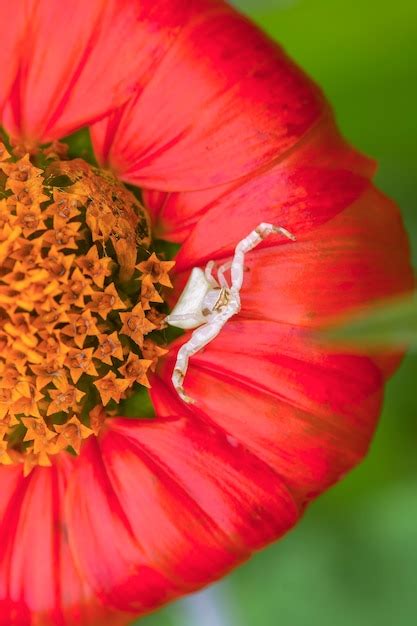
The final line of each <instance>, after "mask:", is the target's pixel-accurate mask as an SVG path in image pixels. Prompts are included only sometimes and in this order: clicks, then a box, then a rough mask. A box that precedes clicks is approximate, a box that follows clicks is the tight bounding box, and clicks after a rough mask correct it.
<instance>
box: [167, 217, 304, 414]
mask: <svg viewBox="0 0 417 626" xmlns="http://www.w3.org/2000/svg"><path fill="white" fill-rule="evenodd" d="M272 233H280V234H281V235H284V237H287V238H288V239H291V240H292V241H295V237H294V235H292V234H291V233H289V232H288V230H286V229H285V228H282V227H281V226H274V225H273V224H266V223H262V224H259V226H257V227H256V228H255V230H253V231H252V232H251V233H249V235H248V236H247V237H245V239H242V241H240V242H239V243H238V244H237V246H236V248H235V253H234V256H233V259H232V261H229V262H228V263H224V264H223V265H221V266H220V267H219V268H218V270H217V279H216V278H214V276H213V269H214V261H209V262H208V263H207V265H206V267H205V269H204V270H202V269H201V268H200V267H195V268H194V269H193V270H192V272H191V274H190V277H189V279H188V281H187V284H186V285H185V288H184V291H183V292H182V294H181V296H180V298H179V300H178V302H177V304H176V305H175V307H174V308H173V310H172V312H171V313H170V315H168V316H167V317H166V318H165V321H166V322H167V323H168V324H170V325H171V326H176V327H177V328H184V329H189V328H197V327H199V328H197V330H195V331H194V332H193V334H192V335H191V337H190V339H189V340H188V341H187V342H186V343H184V345H182V346H181V348H180V349H179V350H178V354H177V361H176V363H175V367H174V372H173V374H172V384H173V385H174V387H175V389H176V391H177V393H178V395H179V396H180V397H181V398H182V399H183V400H184V402H187V403H194V400H193V399H192V398H190V397H189V396H187V394H186V393H185V391H184V388H183V382H184V378H185V374H186V372H187V368H188V361H189V358H190V357H191V356H193V354H195V353H196V352H198V351H199V350H201V348H203V347H204V346H206V345H207V344H208V343H209V342H210V341H211V340H212V339H214V338H215V337H216V336H217V335H218V334H219V332H220V331H221V329H222V328H223V326H224V325H225V324H226V322H227V320H229V319H230V318H231V317H233V315H236V313H238V312H239V311H240V289H241V287H242V283H243V272H244V261H245V254H246V253H247V252H249V251H250V250H252V249H253V248H255V247H256V246H257V245H258V244H259V243H260V242H261V241H262V240H263V239H265V237H268V236H269V235H271V234H272ZM228 269H230V274H231V285H230V286H229V285H228V283H227V280H226V278H225V276H224V273H225V272H226V271H227V270H228Z"/></svg>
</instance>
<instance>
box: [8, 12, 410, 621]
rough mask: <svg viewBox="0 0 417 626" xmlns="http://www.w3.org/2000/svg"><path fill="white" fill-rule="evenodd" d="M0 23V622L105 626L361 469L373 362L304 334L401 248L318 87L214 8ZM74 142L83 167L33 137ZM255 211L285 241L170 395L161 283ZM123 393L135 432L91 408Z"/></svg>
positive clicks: (381, 365) (375, 285)
mask: <svg viewBox="0 0 417 626" xmlns="http://www.w3.org/2000/svg"><path fill="white" fill-rule="evenodd" d="M0 20H1V23H2V24H7V28H5V29H4V32H3V33H2V47H1V50H0V61H1V64H0V65H1V68H2V71H1V73H0V122H1V126H2V128H3V131H4V142H3V143H2V144H0V166H1V174H0V190H1V193H0V263H1V271H0V347H1V352H0V354H1V357H0V485H1V489H0V520H1V521H0V531H1V537H2V542H1V546H0V626H10V625H11V624H12V625H13V626H33V625H34V624H42V626H54V625H55V624H65V625H68V626H72V625H73V624H74V625H75V624H85V625H89V624H91V625H92V624H96V623H106V624H110V623H114V624H123V623H126V622H127V621H128V619H129V613H140V612H146V611H149V610H151V609H152V608H154V607H156V606H158V605H160V604H162V603H164V602H166V601H168V600H170V599H172V598H174V597H177V596H179V595H181V594H183V593H186V592H189V591H191V590H193V589H197V588H199V587H201V586H202V585H204V584H206V583H208V582H210V581H212V580H214V579H216V578H218V577H220V576H221V575H223V574H224V573H225V572H227V571H229V570H230V568H231V567H233V566H235V565H236V564H238V563H240V562H241V561H243V560H244V559H246V558H247V557H248V556H249V555H250V553H251V552H252V551H253V550H256V549H258V548H260V547H261V546H263V545H265V544H266V543H268V542H269V541H272V540H274V539H276V538H277V537H279V536H280V535H282V534H283V533H284V532H286V531H287V530H288V529H289V528H291V526H292V525H293V524H294V523H295V522H296V521H297V519H298V518H299V516H300V514H301V513H302V511H303V510H304V508H305V507H306V505H307V504H308V502H309V501H310V500H311V499H312V498H313V497H315V496H316V495H318V494H319V493H320V492H322V491H323V490H324V489H325V488H327V487H328V486H329V485H330V484H332V483H333V482H335V481H336V480H338V479H339V478H340V477H341V476H343V475H344V474H345V473H346V471H347V470H348V469H350V468H351V467H352V466H353V465H355V464H356V463H357V462H358V461H359V460H360V459H361V458H362V457H363V455H364V454H365V452H366V450H367V447H368V445H369V441H370V438H371V436H372V433H373V430H374V427H375V424H376V421H377V418H378V415H379V411H380V405H381V398H382V391H383V385H384V381H385V378H386V377H387V376H388V375H389V374H390V373H391V372H392V371H393V369H394V367H395V365H396V363H397V362H398V359H397V357H391V356H390V357H389V358H385V357H384V358H379V357H375V356H373V355H369V354H364V353H363V354H354V353H349V354H345V353H341V352H340V351H338V352H337V351H335V350H333V349H330V348H327V347H325V346H323V345H321V344H319V343H317V341H315V337H314V330H315V329H317V328H318V327H321V326H322V325H323V324H324V323H325V322H326V320H328V319H329V318H333V317H334V316H337V315H339V314H341V313H344V312H346V311H347V310H349V309H351V308H354V307H357V306H363V305H364V304H365V303H367V302H370V301H373V300H375V299H377V298H382V297H384V296H388V295H390V294H393V293H396V292H399V291H401V290H405V289H408V288H409V287H410V285H411V282H412V278H411V270H410V266H409V259H408V253H407V247H406V237H405V234H404V231H403V228H402V225H401V223H400V220H399V219H398V212H397V209H396V207H395V206H394V205H393V203H392V202H390V201H389V200H388V199H386V198H385V197H384V196H382V194H380V193H379V192H378V191H377V190H376V189H375V188H374V187H373V185H372V182H371V177H372V174H373V171H374V165H373V163H372V162H371V161H370V160H369V159H367V158H365V157H363V156H361V155H359V154H358V153H357V152H356V151H355V150H354V149H353V148H351V147H350V146H348V145H347V144H346V143H345V142H344V140H343V139H342V138H341V137H340V135H339V133H338V131H337V129H336V126H335V123H334V120H333V116H332V113H331V111H330V108H329V106H328V105H327V103H326V101H325V98H324V96H323V94H322V93H321V92H320V90H319V89H318V88H317V87H316V86H315V85H314V84H313V83H312V82H311V81H310V80H309V79H308V78H307V77H306V76H305V75H304V74H303V72H302V71H301V70H300V69H299V68H298V67H296V66H295V65H294V64H293V63H292V62H291V61H290V60H289V59H288V57H287V56H286V55H285V54H284V53H283V52H282V50H281V49H280V48H279V47H278V46H277V45H276V44H275V43H273V42H271V41H270V40H269V39H268V38H267V37H265V36H264V35H263V34H262V33H261V32H259V30H258V29H257V28H255V27H254V26H253V25H252V24H250V23H249V22H248V21H247V20H246V19H245V18H243V17H242V16H240V15H238V14H237V13H236V12H235V11H234V10H233V9H232V8H231V7H229V6H228V5H227V4H225V3H224V2H222V1H221V0H195V1H193V2H190V1H189V0H156V1H155V0H143V1H141V2H137V1H136V0H121V1H119V0H110V1H108V2H104V1H103V0H92V1H91V2H85V1H84V0H76V1H75V2H71V3H62V2H59V1H58V0H36V2H34V1H31V0H24V1H22V2H21V3H19V5H18V6H17V7H16V4H15V3H11V2H6V1H5V0H0ZM87 127H88V128H89V131H90V137H91V139H92V145H93V151H94V158H95V159H96V161H97V162H98V165H97V163H96V164H94V165H93V164H92V163H93V160H94V159H92V158H91V159H90V161H91V162H87V161H88V160H89V159H88V158H87V156H86V154H88V150H87V152H86V154H77V155H76V158H68V154H67V151H66V148H65V146H63V144H62V142H60V141H59V140H60V139H62V138H64V137H65V136H67V135H70V134H73V133H74V132H75V131H78V130H79V129H82V128H87ZM79 137H80V135H77V136H75V138H74V136H72V148H71V150H73V149H74V145H76V143H77V139H79ZM8 140H10V141H8ZM68 141H69V143H71V141H70V140H68ZM6 144H7V145H6ZM90 156H91V155H90ZM82 157H83V158H82ZM127 185H130V187H129V188H128V187H127ZM132 186H133V187H135V188H136V190H135V189H133V190H132ZM139 188H140V191H139ZM138 198H140V200H139V199H138ZM148 216H150V219H151V223H150V220H149V217H148ZM261 222H266V223H270V224H278V225H280V226H282V227H283V228H285V229H287V230H288V231H289V232H290V233H293V234H294V235H295V237H296V241H295V242H290V243H289V242H288V241H284V240H283V238H282V237H278V236H271V237H270V238H268V239H267V240H265V242H264V243H262V244H261V245H260V246H259V247H258V248H257V249H256V250H254V251H252V252H251V253H250V254H248V256H247V261H246V263H245V270H246V271H245V272H244V280H243V287H242V291H241V305H242V308H241V311H240V313H239V315H236V316H235V318H233V319H232V320H230V321H229V322H228V324H227V325H226V326H225V327H224V329H223V331H222V333H221V334H220V335H219V336H218V337H217V338H216V339H215V341H213V342H211V343H210V344H208V345H207V346H206V348H205V350H204V351H200V352H199V353H198V354H196V355H195V356H194V357H193V358H192V360H191V362H190V367H189V371H188V373H187V391H188V392H189V394H190V396H191V397H192V398H193V399H195V401H196V403H195V405H193V406H191V407H190V406H186V405H185V404H184V403H183V402H182V401H181V400H180V399H179V398H178V396H177V395H176V393H175V391H174V390H173V388H172V385H171V375H172V369H173V367H174V364H175V360H176V356H177V353H178V350H179V348H180V346H181V345H182V344H183V343H184V341H187V339H188V336H187V334H186V335H185V336H184V337H179V338H177V339H176V340H175V341H173V342H169V341H168V339H169V335H168V334H166V335H164V333H165V332H167V331H166V330H165V328H164V326H165V324H164V321H163V320H164V317H165V316H166V313H167V310H166V309H167V307H166V306H165V305H164V304H163V303H161V301H160V300H161V299H164V289H165V288H167V287H169V286H170V284H171V281H172V283H173V285H174V289H173V296H172V297H171V296H169V297H170V304H172V305H174V304H175V301H176V300H177V299H178V297H179V295H180V294H181V291H182V288H183V286H184V284H185V283H186V281H187V279H188V277H189V275H190V272H191V270H192V269H193V268H195V267H199V268H203V267H204V266H205V265H206V263H207V262H208V261H210V260H215V261H216V262H217V263H218V264H222V263H225V262H226V263H227V261H229V260H230V258H231V256H232V254H233V251H234V248H235V246H236V243H237V242H239V241H240V240H242V239H243V238H244V237H246V235H247V234H248V233H249V232H251V231H252V230H253V229H254V228H255V227H256V225H257V224H260V223H261ZM151 225H152V229H151ZM151 230H152V232H153V233H154V235H155V237H156V238H157V239H165V240H166V241H169V242H170V244H172V243H174V244H177V245H179V246H180V249H179V251H178V254H177V255H176V257H175V261H176V265H175V268H173V267H172V261H171V260H170V259H169V258H167V259H163V258H162V257H161V256H160V254H159V253H158V245H159V244H158V245H157V244H155V245H153V242H152V241H151ZM165 248H166V249H167V250H168V244H165ZM171 249H172V246H171ZM154 252H155V254H153V253H154ZM171 300H172V302H171ZM158 329H161V334H160V335H159V336H156V335H157V333H158V332H159V331H158ZM165 336H166V338H167V340H166V341H165V340H164V337H165ZM148 385H151V388H150V397H151V400H152V404H153V408H154V412H155V417H154V418H153V419H149V414H150V411H149V405H147V404H146V402H145V401H142V398H143V397H144V395H143V394H139V395H135V396H133V397H132V404H131V407H136V416H137V417H138V418H142V419H136V420H135V419H126V418H122V417H117V413H118V412H120V411H121V409H120V408H119V402H120V401H121V400H122V399H123V398H124V396H126V395H127V394H129V393H130V391H131V390H135V389H140V386H142V388H143V387H148ZM130 410H132V409H130Z"/></svg>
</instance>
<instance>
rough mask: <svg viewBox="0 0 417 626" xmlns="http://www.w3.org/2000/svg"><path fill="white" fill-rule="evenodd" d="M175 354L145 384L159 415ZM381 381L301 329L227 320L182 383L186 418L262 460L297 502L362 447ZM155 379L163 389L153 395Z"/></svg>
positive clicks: (165, 406)
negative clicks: (188, 400)
mask: <svg viewBox="0 0 417 626" xmlns="http://www.w3.org/2000/svg"><path fill="white" fill-rule="evenodd" d="M175 354H176V350H173V351H172V352H171V353H170V354H169V358H168V359H167V361H166V362H165V363H164V366H163V369H162V374H161V376H162V382H161V383H160V385H158V384H157V385H156V386H155V384H153V386H152V390H151V394H152V399H153V402H154V405H155V410H156V412H157V414H158V415H162V416H163V415H166V414H172V413H174V412H179V410H180V405H181V403H180V401H179V400H178V398H177V396H176V394H175V392H174V390H173V388H172V384H171V382H170V377H171V374H172V371H173V367H174V363H175ZM382 382H383V381H382V375H381V372H380V371H379V369H378V368H377V367H376V366H375V365H374V364H373V363H372V361H371V360H370V359H368V358H365V357H360V356H355V355H344V354H337V353H336V354H332V353H331V352H330V351H326V350H325V349H324V348H322V347H320V346H318V345H317V344H315V343H314V341H312V339H311V337H310V336H309V334H308V333H307V332H306V331H303V330H301V329H297V328H294V327H291V326H288V325H286V324H284V325H280V324H277V323H274V322H268V321H262V320H236V321H231V322H229V323H228V325H226V326H225V327H224V328H223V330H222V332H221V334H220V335H219V336H218V337H217V338H216V339H215V340H214V341H212V342H211V343H210V344H209V345H208V346H206V348H205V349H204V351H202V352H198V353H197V354H196V355H194V356H193V357H192V359H191V360H190V366H189V370H188V372H187V375H186V378H185V385H184V386H185V389H186V391H187V394H188V395H190V396H191V397H192V398H193V399H194V400H196V402H197V404H196V405H195V406H193V407H192V408H191V411H192V412H193V414H194V415H195V418H196V419H197V418H200V419H202V418H204V419H205V420H206V422H207V423H208V424H214V425H215V426H216V427H220V428H221V429H223V430H224V431H225V432H226V433H228V435H229V436H230V437H232V438H234V439H235V440H236V442H238V443H239V444H241V445H243V446H244V447H246V448H247V449H248V450H249V451H251V452H252V453H253V454H254V455H256V456H257V457H258V458H259V459H262V460H263V461H264V462H265V463H267V464H268V465H269V466H270V467H271V468H273V469H274V470H275V471H276V472H277V473H278V474H279V475H280V476H282V477H283V479H284V481H285V483H286V485H287V487H288V488H289V489H290V490H291V492H292V493H294V494H296V496H297V498H298V502H299V505H300V506H303V505H304V504H305V503H306V502H307V501H308V500H309V499H311V498H312V497H313V496H314V495H317V494H318V493H320V492H321V491H323V490H324V489H325V488H326V487H328V486H329V485H330V484H332V483H333V482H335V481H336V480H337V479H338V478H340V477H341V476H342V475H343V474H344V473H345V472H346V471H347V470H348V469H350V468H351V467H352V466H353V465H354V464H356V463H357V462H358V461H359V460H360V459H361V458H362V457H363V455H364V454H365V452H366V450H367V447H368V445H369V440H370V437H371V435H372V432H373V430H374V428H375V424H376V421H377V417H378V415H379V410H380V405H381V396H382ZM161 385H165V386H166V388H167V389H170V392H169V393H168V392H167V393H161V388H160V387H161ZM207 390H210V393H207Z"/></svg>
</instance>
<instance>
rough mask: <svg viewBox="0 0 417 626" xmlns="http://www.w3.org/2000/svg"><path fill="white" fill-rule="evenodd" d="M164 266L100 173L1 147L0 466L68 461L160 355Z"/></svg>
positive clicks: (26, 467) (44, 153)
mask: <svg viewBox="0 0 417 626" xmlns="http://www.w3.org/2000/svg"><path fill="white" fill-rule="evenodd" d="M172 267H173V262H171V261H164V260H161V259H159V258H158V257H157V255H156V254H155V252H153V251H152V241H151V234H150V222H149V217H148V215H147V213H146V211H145V209H144V207H143V206H142V205H141V203H140V201H139V200H138V199H137V198H136V196H135V195H134V194H133V193H132V192H130V191H129V190H128V189H127V188H126V187H124V186H123V185H122V184H121V183H120V182H119V181H118V180H117V179H115V178H114V177H113V176H112V175H111V174H109V173H107V172H103V171H101V170H99V169H98V168H95V167H93V166H91V165H89V164H88V163H86V162H85V161H83V160H82V159H73V160H69V159H67V158H66V152H65V150H64V149H63V147H62V144H52V145H50V146H48V147H46V148H44V149H43V150H41V151H39V152H38V153H34V154H31V155H29V154H26V153H25V152H24V151H22V150H20V151H19V150H16V149H15V150H11V149H10V150H9V149H8V148H7V147H6V146H5V145H4V144H2V143H0V464H4V465H11V464H15V463H21V464H22V468H23V473H24V474H25V475H28V474H29V473H30V472H31V471H32V469H33V468H34V467H36V466H37V465H41V466H44V467H47V466H49V465H51V463H52V461H51V457H53V456H54V455H56V454H61V453H63V451H67V452H69V453H72V454H79V453H80V450H81V447H82V444H83V441H84V440H86V439H88V438H89V437H91V436H98V435H99V433H100V431H101V429H102V428H103V425H104V424H105V422H106V419H109V417H111V415H113V414H115V413H117V408H118V405H119V403H120V402H121V401H122V400H124V399H126V398H128V397H129V396H130V395H131V394H133V393H135V391H137V389H138V388H139V386H141V385H142V386H145V387H149V386H150V383H149V380H148V374H149V372H150V371H155V367H156V365H157V361H158V358H159V357H160V356H162V355H163V354H164V353H165V352H166V350H165V349H164V348H162V347H160V346H159V345H158V341H159V335H158V333H159V332H160V331H161V329H163V328H164V327H165V322H164V319H165V315H166V313H165V310H166V305H165V303H164V290H165V289H166V288H167V287H171V286H172V285H171V281H170V278H169V271H170V270H171V269H172Z"/></svg>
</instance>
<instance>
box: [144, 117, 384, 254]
mask: <svg viewBox="0 0 417 626" xmlns="http://www.w3.org/2000/svg"><path fill="white" fill-rule="evenodd" d="M373 169H374V165H373V163H372V162H370V161H369V160H368V159H366V158H364V157H362V156H361V155H359V154H358V153H357V152H355V151H354V150H352V149H351V148H350V147H349V146H347V144H346V143H345V142H344V141H343V140H342V139H341V138H340V135H339V134H338V133H337V130H336V129H335V126H334V122H333V120H332V119H331V118H328V119H326V120H325V121H323V123H322V124H320V125H319V126H317V127H315V129H314V131H313V132H311V133H309V135H308V136H306V137H305V138H304V140H303V142H302V144H300V145H299V146H297V149H296V150H294V151H293V152H292V153H291V154H289V155H288V156H287V157H286V158H284V159H281V160H279V161H278V162H277V163H276V164H275V165H274V166H273V167H271V168H269V169H266V170H264V171H263V172H259V173H257V174H256V175H254V176H253V177H251V178H249V179H247V180H246V181H244V182H242V181H240V182H238V183H234V184H230V183H229V184H227V185H224V186H222V187H216V188H211V189H207V190H202V191H195V192H189V193H178V194H169V195H167V194H166V195H165V198H164V200H163V201H161V199H159V206H158V211H155V215H156V216H157V218H158V220H159V223H158V224H157V231H158V232H159V233H160V234H161V236H162V237H164V238H168V239H170V240H173V241H179V242H183V241H184V240H186V241H185V246H184V250H183V251H181V253H180V256H179V258H178V261H179V263H180V265H181V264H182V263H183V262H184V263H186V260H185V258H184V257H188V256H190V255H191V256H192V255H193V253H194V254H195V255H198V257H202V256H205V255H206V254H212V252H210V250H213V248H214V246H217V250H220V249H221V247H223V246H225V245H227V246H228V247H229V248H230V246H231V243H232V242H233V244H232V245H233V246H234V245H235V244H236V242H237V241H239V239H241V238H242V237H245V236H246V235H247V234H248V233H249V232H250V230H252V229H253V228H254V227H255V226H257V225H258V224H259V223H260V222H274V223H277V224H279V225H282V226H285V227H287V228H289V229H291V228H293V229H294V231H295V234H296V235H297V234H298V233H299V231H300V230H301V231H305V230H308V229H311V228H312V227H316V226H317V225H319V224H320V223H321V222H323V221H326V220H328V219H330V218H332V217H333V216H334V215H336V214H337V213H338V212H340V211H341V210H343V209H344V208H345V207H346V206H348V205H349V204H350V203H351V202H353V201H354V200H355V199H356V198H357V197H358V195H359V194H360V193H361V192H362V191H363V189H364V188H365V187H366V185H367V178H368V177H369V176H370V175H371V173H372V172H373ZM155 196H156V194H152V195H151V194H148V196H147V199H148V198H150V200H151V202H152V201H153V202H155V200H154V197H155ZM226 220H227V223H226ZM232 224H233V227H232ZM191 232H192V234H191V237H190V239H189V240H187V239H186V238H187V236H188V235H189V234H190V233H191ZM203 232H204V236H202V233H203ZM226 241H227V244H226ZM217 244H218V245H217ZM198 257H197V258H198ZM192 263H195V259H194V260H193V261H192Z"/></svg>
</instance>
